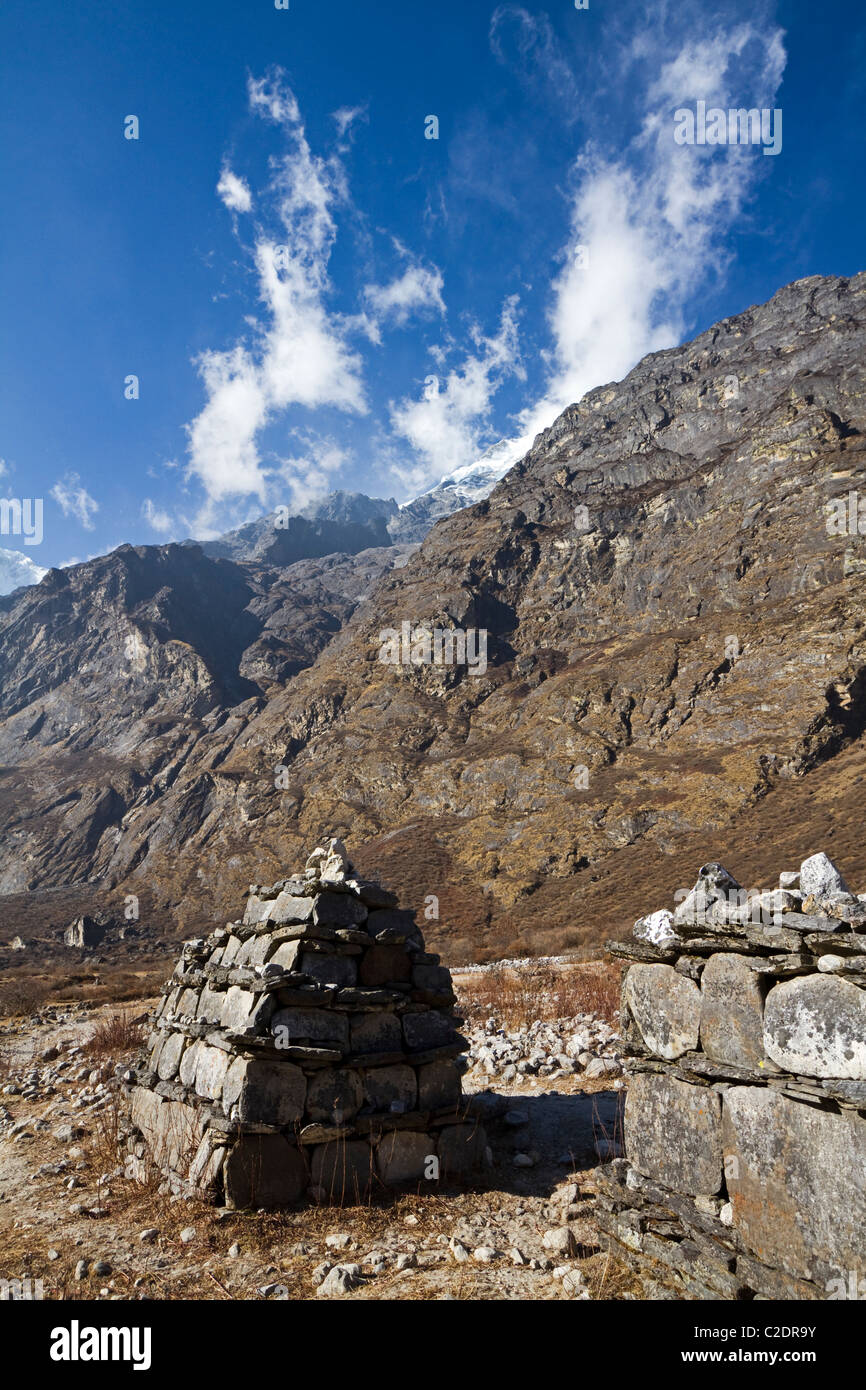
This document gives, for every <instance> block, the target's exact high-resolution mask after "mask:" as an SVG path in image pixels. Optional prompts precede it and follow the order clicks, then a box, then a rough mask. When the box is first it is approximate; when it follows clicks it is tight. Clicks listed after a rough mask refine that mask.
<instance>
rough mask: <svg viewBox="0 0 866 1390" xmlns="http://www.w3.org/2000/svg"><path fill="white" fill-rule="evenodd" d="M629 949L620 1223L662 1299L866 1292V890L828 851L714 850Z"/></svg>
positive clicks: (602, 1209)
mask: <svg viewBox="0 0 866 1390" xmlns="http://www.w3.org/2000/svg"><path fill="white" fill-rule="evenodd" d="M633 938H634V939H633V940H632V941H629V942H610V943H609V944H608V949H609V950H610V952H611V953H612V954H613V955H615V956H618V957H621V958H623V959H624V960H626V961H628V962H629V964H628V967H627V969H626V972H625V975H624V979H623V990H622V1009H621V1022H622V1029H623V1036H624V1041H625V1053H626V1066H627V1070H628V1072H629V1075H630V1082H629V1089H628V1098H627V1101H626V1108H625V1124H624V1128H625V1134H624V1141H625V1157H623V1158H619V1159H617V1160H615V1161H614V1162H612V1163H610V1164H607V1165H605V1166H604V1167H602V1168H600V1169H598V1170H597V1178H598V1187H599V1212H598V1218H599V1222H600V1225H601V1227H602V1229H603V1230H605V1231H606V1232H607V1233H608V1234H609V1236H610V1238H611V1242H612V1247H613V1248H614V1249H615V1250H616V1252H617V1253H618V1254H620V1255H621V1256H622V1257H623V1258H625V1259H626V1260H627V1261H629V1262H630V1263H632V1264H636V1265H637V1266H638V1267H639V1268H640V1269H641V1270H642V1272H643V1274H644V1275H645V1277H646V1280H647V1283H648V1286H649V1288H650V1289H651V1290H653V1296H656V1297H671V1296H674V1297H680V1298H682V1297H686V1298H700V1299H719V1298H723V1299H728V1298H730V1299H736V1298H746V1299H748V1298H751V1297H759V1298H782V1299H827V1298H837V1299H839V1298H860V1299H863V1298H866V894H864V895H861V896H860V897H859V898H858V897H856V896H855V895H854V894H852V893H850V892H849V891H848V889H847V886H846V884H845V883H844V881H843V879H842V876H841V874H840V873H839V872H838V870H837V869H836V868H835V866H834V865H833V864H832V862H831V861H830V860H829V859H828V858H827V857H826V855H824V854H815V855H812V857H811V858H809V859H807V860H806V861H805V862H804V863H803V864H802V865H801V866H800V871H799V873H784V874H782V875H781V878H780V886H779V887H778V888H777V889H774V890H772V891H770V892H760V893H755V894H746V893H745V892H744V890H742V889H741V888H740V885H739V884H738V883H736V881H735V880H734V879H733V878H732V877H731V875H730V874H729V873H728V872H727V870H725V869H724V868H722V866H721V865H720V864H707V865H705V866H704V868H702V869H701V871H700V876H699V878H698V882H697V884H696V885H695V887H694V888H693V889H692V890H691V892H690V893H689V894H688V896H687V897H685V899H684V901H682V902H680V903H679V905H678V906H677V907H676V909H675V910H674V911H673V912H670V911H667V910H662V911H660V912H654V913H653V914H652V915H651V916H649V917H644V918H641V920H640V921H639V922H637V923H636V924H635V927H634V932H633Z"/></svg>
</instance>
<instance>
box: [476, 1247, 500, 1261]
mask: <svg viewBox="0 0 866 1390" xmlns="http://www.w3.org/2000/svg"><path fill="white" fill-rule="evenodd" d="M498 1253H499V1252H498V1251H497V1250H494V1248H493V1246H492V1245H479V1246H478V1249H477V1250H473V1251H472V1258H473V1260H474V1261H475V1263H476V1264H479V1265H489V1264H492V1263H493V1261H494V1260H495V1259H496V1256H497V1255H498Z"/></svg>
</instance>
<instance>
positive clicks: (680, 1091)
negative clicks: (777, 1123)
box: [625, 1072, 722, 1197]
mask: <svg viewBox="0 0 866 1390" xmlns="http://www.w3.org/2000/svg"><path fill="white" fill-rule="evenodd" d="M625 1142H626V1152H627V1153H628V1156H629V1159H630V1161H631V1163H632V1165H633V1166H634V1167H635V1168H637V1170H638V1172H639V1173H643V1174H644V1175H645V1176H646V1177H648V1178H654V1179H655V1180H656V1181H657V1182H660V1183H664V1185H665V1187H672V1188H674V1189H675V1190H676V1191H678V1192H687V1193H688V1194H689V1195H690V1196H693V1197H695V1196H699V1195H702V1196H712V1195H714V1194H715V1193H717V1192H719V1190H720V1189H721V1186H722V1134H721V1101H720V1099H719V1096H718V1095H717V1093H716V1092H715V1091H712V1090H710V1088H709V1087H707V1086H690V1085H689V1084H688V1083H687V1082H685V1081H676V1080H674V1078H673V1077H670V1076H665V1075H663V1074H659V1073H653V1072H639V1073H637V1074H636V1075H634V1076H633V1077H632V1079H631V1082H630V1084H629V1090H628V1097H627V1099H626V1103H625Z"/></svg>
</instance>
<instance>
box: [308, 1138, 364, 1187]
mask: <svg viewBox="0 0 866 1390" xmlns="http://www.w3.org/2000/svg"><path fill="white" fill-rule="evenodd" d="M374 1171H375V1170H374V1159H373V1150H372V1148H371V1147H370V1145H369V1144H368V1143H366V1142H365V1141H364V1140H362V1139H356V1140H343V1139H337V1140H334V1141H333V1142H331V1143H328V1144H317V1145H316V1147H315V1148H314V1149H313V1159H312V1184H313V1186H314V1187H317V1188H319V1189H320V1190H321V1191H322V1193H323V1194H324V1200H325V1201H327V1202H355V1201H359V1200H360V1199H361V1198H363V1197H364V1196H365V1194H366V1193H367V1192H368V1191H369V1189H370V1185H371V1183H372V1180H373V1176H374Z"/></svg>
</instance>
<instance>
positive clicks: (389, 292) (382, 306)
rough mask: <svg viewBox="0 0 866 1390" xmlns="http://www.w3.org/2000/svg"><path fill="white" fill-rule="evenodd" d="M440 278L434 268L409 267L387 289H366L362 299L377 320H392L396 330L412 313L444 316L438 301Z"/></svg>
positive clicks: (440, 293)
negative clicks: (430, 313)
mask: <svg viewBox="0 0 866 1390" xmlns="http://www.w3.org/2000/svg"><path fill="white" fill-rule="evenodd" d="M444 283H445V282H444V280H443V278H442V274H441V272H440V271H439V270H437V269H436V268H435V267H434V269H432V270H428V269H427V268H426V267H425V266H421V265H411V266H409V267H408V269H407V270H405V271H404V272H403V274H402V275H401V276H399V277H398V278H397V279H395V280H392V281H391V282H390V284H388V285H367V286H365V289H364V298H365V299H366V300H367V303H368V304H369V305H370V308H371V309H372V310H373V313H374V314H375V315H376V316H377V317H378V318H380V319H388V318H390V319H392V320H393V322H394V323H396V324H397V325H398V327H402V326H403V325H405V324H406V323H407V322H408V321H409V318H410V317H411V315H412V314H413V313H425V312H431V311H432V312H433V313H436V314H442V315H443V316H444V314H445V303H444V300H443V299H442V288H443V286H444Z"/></svg>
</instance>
